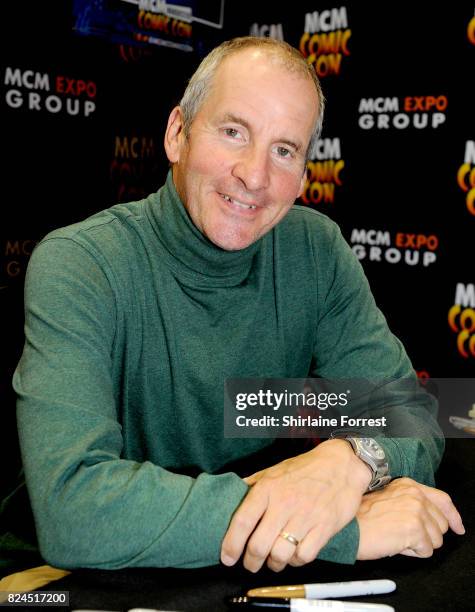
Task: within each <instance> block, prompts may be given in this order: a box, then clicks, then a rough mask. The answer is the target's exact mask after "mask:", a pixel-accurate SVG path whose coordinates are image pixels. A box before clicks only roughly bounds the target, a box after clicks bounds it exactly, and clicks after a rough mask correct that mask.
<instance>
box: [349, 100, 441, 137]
mask: <svg viewBox="0 0 475 612" xmlns="http://www.w3.org/2000/svg"><path fill="white" fill-rule="evenodd" d="M447 106H448V99H447V96H445V95H437V96H404V97H402V98H398V97H390V98H389V97H377V98H361V100H360V103H359V106H358V112H359V117H358V126H359V127H360V128H361V129H362V130H371V129H377V130H388V129H391V128H392V129H396V130H406V129H410V128H415V129H416V130H422V129H427V128H428V129H436V128H438V127H439V126H441V125H443V124H444V123H445V120H446V110H447Z"/></svg>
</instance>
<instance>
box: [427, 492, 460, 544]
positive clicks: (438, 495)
mask: <svg viewBox="0 0 475 612" xmlns="http://www.w3.org/2000/svg"><path fill="white" fill-rule="evenodd" d="M420 486H421V487H422V491H423V493H424V495H426V497H427V498H428V499H429V500H430V501H431V502H432V503H433V504H435V505H436V506H437V507H438V508H439V510H440V511H441V512H443V514H444V515H445V517H446V519H447V521H448V523H449V527H450V528H451V529H452V531H455V533H458V534H459V535H463V534H464V533H465V527H464V525H463V521H462V517H461V516H460V513H459V511H458V510H457V508H456V507H455V505H454V503H453V501H452V499H451V498H450V495H448V494H447V493H445V491H441V490H440V489H434V488H432V487H427V486H426V485H420Z"/></svg>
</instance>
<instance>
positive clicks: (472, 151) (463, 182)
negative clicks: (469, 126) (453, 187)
mask: <svg viewBox="0 0 475 612" xmlns="http://www.w3.org/2000/svg"><path fill="white" fill-rule="evenodd" d="M457 184H458V186H459V187H460V189H461V190H462V191H463V192H464V193H465V203H466V205H467V210H468V212H469V213H470V214H472V215H475V141H474V140H467V142H466V143H465V156H464V160H463V164H462V165H461V166H460V168H459V169H458V172H457Z"/></svg>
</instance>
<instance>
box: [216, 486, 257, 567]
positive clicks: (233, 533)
mask: <svg viewBox="0 0 475 612" xmlns="http://www.w3.org/2000/svg"><path fill="white" fill-rule="evenodd" d="M267 504H268V497H267V495H266V494H265V492H263V491H262V489H260V490H257V489H256V488H252V489H250V491H249V492H248V494H247V495H246V497H245V498H244V501H243V502H242V503H241V505H240V506H239V508H238V509H237V510H236V512H235V513H234V516H233V518H232V520H231V523H230V524H229V527H228V530H227V532H226V535H225V536H224V539H223V543H222V545H221V562H222V563H223V564H224V565H234V564H235V563H236V561H237V560H238V559H239V557H240V556H241V554H242V552H243V550H244V547H245V545H246V542H247V540H248V538H249V536H250V535H251V533H252V532H253V531H254V529H255V528H256V525H257V524H258V522H259V520H260V519H261V517H262V515H263V514H264V513H265V511H266V508H267Z"/></svg>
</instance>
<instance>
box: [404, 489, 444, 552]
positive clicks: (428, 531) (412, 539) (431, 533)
mask: <svg viewBox="0 0 475 612" xmlns="http://www.w3.org/2000/svg"><path fill="white" fill-rule="evenodd" d="M413 502H415V503H416V504H417V506H416V512H413V514H412V516H411V520H410V524H409V540H408V546H407V547H405V548H410V549H412V550H413V551H414V552H415V553H416V556H417V557H421V558H424V559H425V558H428V557H431V556H432V554H433V552H434V548H440V546H442V542H443V536H442V533H441V531H440V529H439V525H438V523H437V521H436V520H435V519H434V518H433V517H432V515H431V513H430V512H428V511H427V510H426V508H425V505H423V504H424V502H421V500H413Z"/></svg>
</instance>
